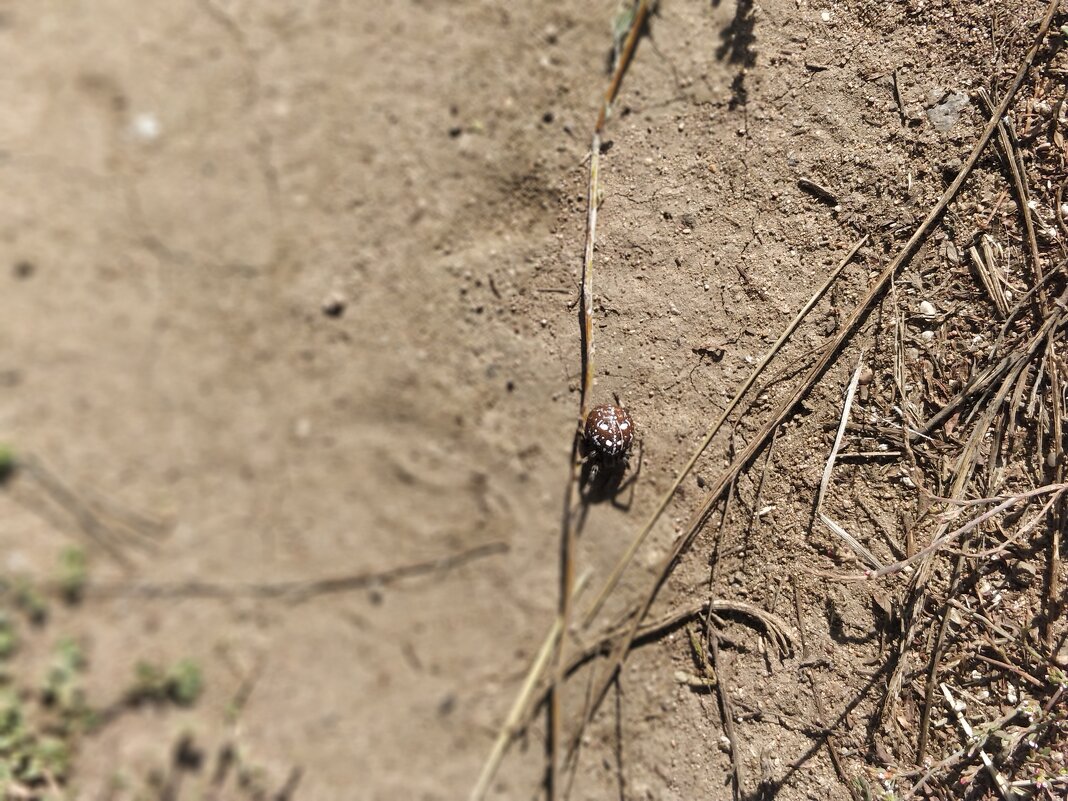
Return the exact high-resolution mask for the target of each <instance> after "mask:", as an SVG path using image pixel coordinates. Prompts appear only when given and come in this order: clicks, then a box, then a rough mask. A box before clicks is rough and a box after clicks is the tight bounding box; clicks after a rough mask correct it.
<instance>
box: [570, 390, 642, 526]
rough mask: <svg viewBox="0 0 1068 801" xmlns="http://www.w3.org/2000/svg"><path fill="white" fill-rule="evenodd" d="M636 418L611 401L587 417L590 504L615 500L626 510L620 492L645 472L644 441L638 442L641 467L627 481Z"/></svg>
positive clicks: (584, 479) (585, 479)
mask: <svg viewBox="0 0 1068 801" xmlns="http://www.w3.org/2000/svg"><path fill="white" fill-rule="evenodd" d="M634 431H635V429H634V421H633V420H632V419H631V417H630V414H629V413H628V412H627V410H626V409H624V408H623V407H621V406H620V405H619V398H616V405H614V406H613V405H612V404H609V403H606V404H602V405H600V406H595V407H594V408H593V409H591V410H590V413H589V414H588V415H587V416H586V422H585V424H584V425H583V428H582V456H583V462H582V474H581V484H582V488H583V498H584V499H585V500H587V501H589V502H590V503H599V502H600V501H604V500H611V501H612V504H613V505H614V506H618V507H620V508H623V509H626V508H629V506H630V502H629V501H628V502H627V504H626V505H624V504H621V503H619V502H618V500H617V496H618V495H619V493H620V491H622V490H623V489H624V488H625V487H627V486H629V485H633V483H634V480H635V479H636V478H637V477H638V473H639V472H640V471H641V442H640V440H639V445H638V467H637V469H636V470H635V472H634V474H633V475H632V476H631V477H630V478H629V479H627V480H626V481H623V476H624V475H625V474H626V472H627V468H628V467H629V466H630V451H631V446H632V445H633V444H634Z"/></svg>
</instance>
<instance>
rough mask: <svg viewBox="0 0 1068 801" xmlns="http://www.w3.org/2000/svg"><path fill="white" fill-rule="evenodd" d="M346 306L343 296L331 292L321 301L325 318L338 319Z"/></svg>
mask: <svg viewBox="0 0 1068 801" xmlns="http://www.w3.org/2000/svg"><path fill="white" fill-rule="evenodd" d="M347 305H348V303H347V302H346V300H345V296H344V295H342V294H341V293H340V292H337V291H334V292H331V293H330V294H329V295H327V296H326V297H325V298H324V299H323V306H322V309H323V314H325V315H326V316H327V317H340V316H341V315H342V314H344V313H345V307H346V306H347Z"/></svg>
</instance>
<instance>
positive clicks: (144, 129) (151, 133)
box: [130, 111, 163, 142]
mask: <svg viewBox="0 0 1068 801" xmlns="http://www.w3.org/2000/svg"><path fill="white" fill-rule="evenodd" d="M130 129H131V130H132V131H133V135H134V136H136V137H137V138H138V139H140V140H142V141H144V142H154V141H156V140H157V139H159V136H160V134H161V133H162V132H163V129H162V126H161V125H160V122H159V118H158V117H157V116H156V115H155V114H152V113H151V112H147V111H146V112H142V113H140V114H135V115H134V118H133V120H132V121H131V122H130Z"/></svg>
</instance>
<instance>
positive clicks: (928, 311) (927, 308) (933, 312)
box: [920, 300, 938, 319]
mask: <svg viewBox="0 0 1068 801" xmlns="http://www.w3.org/2000/svg"><path fill="white" fill-rule="evenodd" d="M920 314H921V315H922V316H924V317H926V318H927V319H931V318H933V317H937V316H938V309H936V308H935V306H934V304H933V303H931V301H929V300H925V301H923V302H922V303H921V304H920Z"/></svg>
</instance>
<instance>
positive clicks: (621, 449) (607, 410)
mask: <svg viewBox="0 0 1068 801" xmlns="http://www.w3.org/2000/svg"><path fill="white" fill-rule="evenodd" d="M583 436H584V438H585V440H586V449H587V451H589V452H591V453H593V454H596V455H597V456H600V457H601V458H606V459H619V458H621V457H623V456H626V455H627V453H628V452H629V451H630V446H631V443H632V442H633V441H634V421H633V420H631V419H630V414H628V413H627V410H626V409H623V408H621V407H619V406H613V405H611V404H609V403H606V404H603V405H601V406H595V407H594V408H593V409H591V410H590V413H589V414H588V415H586V425H585V428H584V429H583Z"/></svg>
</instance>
